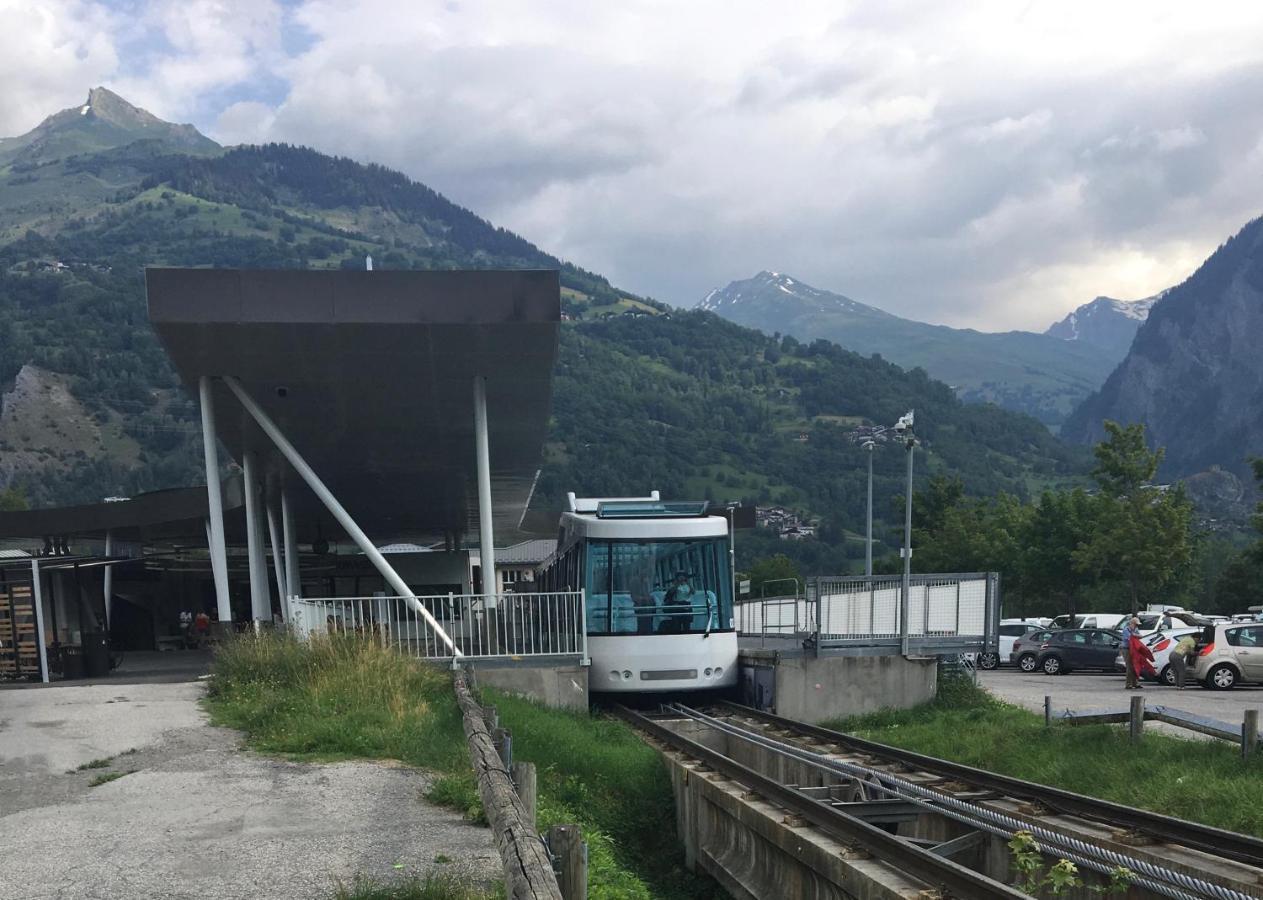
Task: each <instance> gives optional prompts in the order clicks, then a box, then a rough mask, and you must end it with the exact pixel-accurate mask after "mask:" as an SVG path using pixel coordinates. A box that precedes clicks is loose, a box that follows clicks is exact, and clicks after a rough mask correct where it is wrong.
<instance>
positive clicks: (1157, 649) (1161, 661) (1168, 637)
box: [1114, 627, 1202, 685]
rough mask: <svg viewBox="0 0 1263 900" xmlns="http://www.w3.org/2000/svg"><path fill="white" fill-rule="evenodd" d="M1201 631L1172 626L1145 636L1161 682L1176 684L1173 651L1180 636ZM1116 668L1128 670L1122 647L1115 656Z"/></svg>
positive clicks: (1199, 629) (1154, 667)
mask: <svg viewBox="0 0 1263 900" xmlns="http://www.w3.org/2000/svg"><path fill="white" fill-rule="evenodd" d="M1201 633H1202V629H1201V628H1187V627H1186V628H1172V629H1171V630H1169V631H1155V632H1154V633H1153V634H1151V635H1147V636H1146V637H1145V638H1144V642H1145V644H1146V645H1147V646H1148V647H1149V651H1150V652H1151V653H1152V654H1153V669H1154V671H1155V672H1157V673H1158V678H1157V680H1158V683H1159V684H1169V685H1174V684H1175V672H1174V671H1173V670H1172V669H1171V651H1172V650H1174V649H1175V645H1176V644H1178V643H1179V642H1180V638H1182V637H1185V636H1186V635H1190V634H1191V635H1194V636H1196V635H1199V634H1201ZM1114 668H1115V669H1117V670H1118V671H1119V672H1124V671H1126V667H1125V666H1124V665H1123V653H1122V648H1121V647H1120V648H1119V652H1118V656H1116V657H1115V658H1114Z"/></svg>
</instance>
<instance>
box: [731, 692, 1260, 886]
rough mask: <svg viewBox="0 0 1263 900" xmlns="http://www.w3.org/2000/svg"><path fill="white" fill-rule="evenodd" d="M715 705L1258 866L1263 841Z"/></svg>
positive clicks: (816, 727)
mask: <svg viewBox="0 0 1263 900" xmlns="http://www.w3.org/2000/svg"><path fill="white" fill-rule="evenodd" d="M718 705H720V706H723V707H725V708H727V709H731V710H733V711H735V712H737V713H739V714H741V715H744V716H748V717H750V718H753V719H758V720H761V721H764V722H767V723H769V724H773V725H777V726H779V727H782V728H785V729H788V730H790V731H793V732H795V733H797V734H799V735H801V736H804V737H812V738H818V739H820V740H824V741H828V742H829V743H831V744H837V745H838V746H842V747H847V748H849V749H852V750H856V751H859V752H862V753H868V754H871V755H873V756H879V757H885V758H887V759H889V760H892V761H894V762H897V763H900V764H902V765H906V766H912V767H915V768H917V769H920V770H922V771H925V772H932V773H934V774H938V775H943V776H945V777H948V778H951V779H953V780H955V781H962V782H967V783H970V784H973V785H977V786H978V787H982V788H986V789H987V790H992V791H996V792H998V793H1001V794H1005V795H1007V796H1009V797H1014V798H1016V799H1020V800H1028V801H1035V802H1037V803H1040V804H1042V805H1043V806H1046V807H1048V808H1049V809H1051V810H1055V811H1057V812H1061V813H1066V814H1068V815H1074V816H1079V817H1081V818H1085V819H1092V820H1095V821H1099V822H1105V823H1108V824H1111V825H1121V826H1124V827H1126V828H1129V829H1133V830H1135V831H1140V832H1144V833H1146V834H1148V835H1150V836H1151V837H1154V838H1157V839H1159V840H1160V841H1162V842H1163V843H1167V844H1180V845H1183V846H1185V847H1191V848H1193V849H1195V850H1201V851H1203V852H1206V853H1211V854H1213V855H1215V856H1220V857H1225V858H1228V859H1233V860H1236V861H1237V862H1244V863H1248V864H1250V865H1254V866H1260V867H1263V840H1260V839H1259V838H1256V837H1251V836H1250V835H1245V834H1238V833H1236V832H1232V831H1227V830H1225V829H1222V828H1215V827H1213V826H1210V825H1201V824H1199V823H1197V822H1189V821H1186V820H1184V819H1177V818H1175V817H1174V816H1167V815H1163V814H1162V813H1156V812H1150V811H1148V810H1142V809H1136V808H1134V807H1131V806H1124V805H1122V804H1121V803H1114V802H1112V801H1109V800H1100V799H1097V798H1095V797H1086V796H1084V795H1083V794H1076V793H1074V792H1073V791H1067V790H1062V789H1061V788H1055V787H1049V786H1047V785H1042V784H1036V783H1034V782H1031V781H1024V780H1022V779H1020V778H1013V777H1011V776H1008V775H999V774H997V773H995V772H988V771H986V770H985V769H978V768H975V767H973V766H968V765H965V764H964V763H956V762H951V761H949V760H945V759H940V758H938V757H935V756H925V755H924V754H921V753H916V752H914V751H911V750H904V749H901V748H899V747H892V746H890V745H889V744H880V743H878V742H876V741H869V740H865V739H864V738H857V737H853V736H851V735H848V734H843V733H842V732H840V731H833V730H831V729H828V728H822V727H820V726H819V725H809V724H807V723H805V722H798V721H796V720H794V719H787V718H785V717H784V716H778V715H776V714H774V713H769V712H764V711H762V710H758V709H753V708H751V707H748V706H742V705H741V704H740V703H732V702H729V701H721V702H720V703H719V704H718Z"/></svg>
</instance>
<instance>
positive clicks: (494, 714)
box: [482, 706, 500, 731]
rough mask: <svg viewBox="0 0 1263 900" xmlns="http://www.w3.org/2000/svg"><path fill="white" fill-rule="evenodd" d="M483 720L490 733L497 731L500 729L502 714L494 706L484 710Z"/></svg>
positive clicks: (485, 707)
mask: <svg viewBox="0 0 1263 900" xmlns="http://www.w3.org/2000/svg"><path fill="white" fill-rule="evenodd" d="M482 720H483V721H484V722H486V723H487V730H488V731H495V730H496V729H497V728H498V727H500V713H499V711H498V710H497V709H496V708H495V707H494V706H484V707H483V708H482Z"/></svg>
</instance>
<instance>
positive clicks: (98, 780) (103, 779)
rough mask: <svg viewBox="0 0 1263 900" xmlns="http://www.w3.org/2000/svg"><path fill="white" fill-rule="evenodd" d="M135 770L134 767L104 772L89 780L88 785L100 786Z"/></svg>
mask: <svg viewBox="0 0 1263 900" xmlns="http://www.w3.org/2000/svg"><path fill="white" fill-rule="evenodd" d="M135 772H136V770H135V769H128V770H127V771H126V772H105V773H104V774H101V775H98V776H96V777H95V778H93V779H92V780H91V781H89V782H88V787H100V786H101V785H103V784H109V783H110V782H111V781H118V780H119V779H120V778H122V777H123V776H124V775H132V774H134V773H135Z"/></svg>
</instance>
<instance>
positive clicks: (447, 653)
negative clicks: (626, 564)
mask: <svg viewBox="0 0 1263 900" xmlns="http://www.w3.org/2000/svg"><path fill="white" fill-rule="evenodd" d="M418 605H420V606H421V607H424V608H425V610H426V611H427V612H428V613H429V614H430V615H431V616H432V617H433V618H434V620H435V621H437V622H438V624H439V626H440V627H441V628H442V629H443V630H444V631H445V632H447V636H448V637H449V638H450V639H451V641H452V643H453V644H455V647H456V649H457V650H458V651H459V658H460V659H462V660H464V659H468V660H471V661H475V660H487V659H509V660H516V659H519V658H523V657H545V656H547V657H557V656H563V657H574V658H576V659H578V660H579V661H581V662H586V660H587V658H588V641H587V621H586V608H585V605H584V596H583V592H582V591H568V592H556V593H541V594H435V595H428V596H418V597H417V598H416V604H414V603H413V602H412V598H410V597H380V596H374V597H290V598H288V600H287V607H288V610H289V617H288V618H287V620H286V621H287V622H288V623H289V625H290V628H291V629H292V630H293V632H294V633H295V634H297V635H298V636H299V637H300V638H303V639H306V638H309V637H312V636H316V635H325V634H336V633H357V634H363V635H371V636H373V637H374V638H376V639H378V640H380V641H381V643H382V646H389V647H394V648H396V649H398V650H399V651H400V652H403V653H407V654H409V655H410V656H415V657H418V658H421V659H434V660H450V659H453V658H454V657H455V656H456V654H454V653H453V652H452V647H451V646H449V645H448V643H447V642H446V641H444V640H443V639H442V638H441V637H440V636H439V635H438V634H436V633H435V631H434V629H433V628H432V627H431V626H430V625H429V624H428V623H427V622H426V617H425V615H424V614H423V613H422V612H421V611H420V609H419V608H418Z"/></svg>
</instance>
